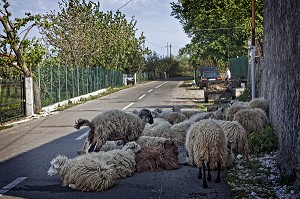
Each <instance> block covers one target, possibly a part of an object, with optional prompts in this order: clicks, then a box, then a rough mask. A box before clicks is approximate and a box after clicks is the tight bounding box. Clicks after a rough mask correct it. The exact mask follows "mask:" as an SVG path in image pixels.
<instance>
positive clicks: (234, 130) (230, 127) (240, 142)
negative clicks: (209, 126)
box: [218, 120, 249, 162]
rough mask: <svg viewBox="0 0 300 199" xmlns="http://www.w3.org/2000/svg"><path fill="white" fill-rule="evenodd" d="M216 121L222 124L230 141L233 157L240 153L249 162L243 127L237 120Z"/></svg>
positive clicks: (245, 134)
mask: <svg viewBox="0 0 300 199" xmlns="http://www.w3.org/2000/svg"><path fill="white" fill-rule="evenodd" d="M218 123H219V124H220V125H221V126H222V128H223V130H224V132H225V135H226V136H227V139H228V140H230V141H232V145H231V147H232V152H233V154H234V157H235V158H236V156H237V155H238V154H242V155H244V157H245V158H246V161H247V162H249V146H248V140H247V133H246V130H245V129H244V127H243V126H242V125H241V124H240V123H239V122H237V121H224V120H218Z"/></svg>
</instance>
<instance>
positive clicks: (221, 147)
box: [185, 119, 234, 188]
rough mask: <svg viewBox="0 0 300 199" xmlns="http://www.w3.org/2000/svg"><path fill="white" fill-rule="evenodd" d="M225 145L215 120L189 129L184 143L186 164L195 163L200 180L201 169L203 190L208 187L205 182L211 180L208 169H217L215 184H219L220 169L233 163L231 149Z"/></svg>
mask: <svg viewBox="0 0 300 199" xmlns="http://www.w3.org/2000/svg"><path fill="white" fill-rule="evenodd" d="M227 144H228V142H227V137H226V135H225V133H224V130H223V128H222V127H221V126H220V124H218V122H217V121H216V120H212V119H204V120H201V121H199V122H197V123H195V124H193V125H192V126H191V127H190V129H189V131H188V133H187V136H186V143H185V147H186V150H187V155H188V162H189V163H190V164H193V163H195V164H196V165H197V167H198V168H199V175H198V178H199V179H201V178H202V170H201V168H202V169H203V187H204V188H207V187H208V186H207V180H211V174H210V169H215V168H217V171H218V173H217V178H216V182H220V181H221V178H220V172H221V167H225V166H226V167H227V166H229V165H231V164H232V163H233V162H234V158H233V154H232V152H231V148H230V146H228V145H227ZM206 167H207V170H208V177H207V179H206V173H205V172H206Z"/></svg>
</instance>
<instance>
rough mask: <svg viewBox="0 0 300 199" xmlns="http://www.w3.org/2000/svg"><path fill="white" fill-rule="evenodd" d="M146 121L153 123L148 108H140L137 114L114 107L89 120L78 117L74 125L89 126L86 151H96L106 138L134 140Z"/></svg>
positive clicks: (125, 140) (76, 126) (77, 126)
mask: <svg viewBox="0 0 300 199" xmlns="http://www.w3.org/2000/svg"><path fill="white" fill-rule="evenodd" d="M147 123H149V124H152V123H153V117H152V114H151V111H150V110H148V109H141V110H140V111H139V112H138V113H137V114H135V113H125V112H124V111H121V110H117V109H114V110H108V111H105V112H103V113H101V114H99V115H97V116H96V117H95V118H94V119H93V120H92V121H91V122H90V121H89V120H87V119H79V120H77V122H76V124H75V126H74V127H75V128H76V129H79V128H80V127H81V126H83V125H84V126H88V127H90V131H89V133H88V141H89V146H90V147H89V149H88V152H92V151H95V152H98V151H100V149H101V147H102V145H103V144H104V143H105V142H106V141H107V140H123V142H124V143H127V142H130V141H133V140H135V139H136V138H138V137H139V136H140V135H141V134H142V131H143V129H144V128H145V125H146V124H147Z"/></svg>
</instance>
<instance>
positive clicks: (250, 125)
mask: <svg viewBox="0 0 300 199" xmlns="http://www.w3.org/2000/svg"><path fill="white" fill-rule="evenodd" d="M233 121H237V122H239V123H240V124H241V125H242V126H243V127H244V129H245V130H246V132H247V134H249V133H251V132H260V131H261V130H263V128H265V127H266V125H267V121H268V118H267V117H266V114H263V111H262V110H261V109H242V110H239V111H238V112H236V113H235V114H234V117H233Z"/></svg>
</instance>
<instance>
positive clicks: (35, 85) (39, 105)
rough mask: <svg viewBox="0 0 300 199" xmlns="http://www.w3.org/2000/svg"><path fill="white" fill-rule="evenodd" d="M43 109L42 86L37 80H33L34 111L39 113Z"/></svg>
mask: <svg viewBox="0 0 300 199" xmlns="http://www.w3.org/2000/svg"><path fill="white" fill-rule="evenodd" d="M41 109H42V103H41V94H40V88H39V85H38V83H37V81H35V80H33V111H34V113H39V112H40V111H41Z"/></svg>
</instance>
